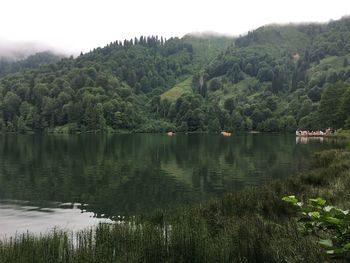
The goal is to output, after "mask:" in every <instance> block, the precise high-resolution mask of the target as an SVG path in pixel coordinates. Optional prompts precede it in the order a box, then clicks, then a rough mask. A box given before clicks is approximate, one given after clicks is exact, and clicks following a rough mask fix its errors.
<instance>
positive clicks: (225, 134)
mask: <svg viewBox="0 0 350 263" xmlns="http://www.w3.org/2000/svg"><path fill="white" fill-rule="evenodd" d="M221 134H222V135H223V136H224V137H230V136H231V135H232V133H231V132H221Z"/></svg>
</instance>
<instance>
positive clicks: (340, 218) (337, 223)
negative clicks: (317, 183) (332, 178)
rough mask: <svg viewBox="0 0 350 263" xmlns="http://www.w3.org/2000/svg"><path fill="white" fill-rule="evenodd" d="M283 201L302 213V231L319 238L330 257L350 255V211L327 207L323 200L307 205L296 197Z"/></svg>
mask: <svg viewBox="0 0 350 263" xmlns="http://www.w3.org/2000/svg"><path fill="white" fill-rule="evenodd" d="M282 200H283V201H285V202H288V203H291V204H293V206H294V207H296V208H297V210H298V211H299V212H301V213H302V218H301V219H299V226H300V230H301V231H302V232H303V233H309V234H314V235H315V236H317V237H319V238H320V240H319V241H318V242H319V244H320V245H321V246H322V247H323V248H324V249H325V250H326V253H327V254H328V255H339V254H340V255H342V254H344V255H345V254H349V252H350V215H349V210H342V209H340V208H338V207H335V206H330V205H327V206H326V200H324V199H322V198H315V199H309V200H308V202H307V203H306V204H305V203H303V202H301V201H299V200H298V199H297V198H296V197H295V196H287V197H283V198H282Z"/></svg>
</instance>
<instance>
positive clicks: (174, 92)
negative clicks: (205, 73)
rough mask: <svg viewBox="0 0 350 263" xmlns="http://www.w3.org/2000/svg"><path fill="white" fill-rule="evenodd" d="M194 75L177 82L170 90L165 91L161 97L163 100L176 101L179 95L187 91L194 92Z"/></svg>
mask: <svg viewBox="0 0 350 263" xmlns="http://www.w3.org/2000/svg"><path fill="white" fill-rule="evenodd" d="M191 84H192V77H189V78H187V79H185V80H184V81H182V82H180V83H178V84H176V85H175V86H174V87H173V88H171V89H170V90H168V91H166V92H164V93H163V94H162V95H161V96H160V98H161V99H162V100H164V99H167V100H169V101H171V102H174V101H176V100H177V99H178V98H179V97H181V96H182V95H184V94H185V93H192V87H191Z"/></svg>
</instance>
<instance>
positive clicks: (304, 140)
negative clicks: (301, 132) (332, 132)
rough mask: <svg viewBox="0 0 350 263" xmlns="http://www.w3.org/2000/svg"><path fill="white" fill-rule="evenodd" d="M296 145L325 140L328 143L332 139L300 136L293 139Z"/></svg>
mask: <svg viewBox="0 0 350 263" xmlns="http://www.w3.org/2000/svg"><path fill="white" fill-rule="evenodd" d="M295 140H296V143H302V144H307V143H310V142H324V141H326V140H328V141H330V140H332V138H325V137H323V136H302V137H300V136H299V137H298V136H297V137H295Z"/></svg>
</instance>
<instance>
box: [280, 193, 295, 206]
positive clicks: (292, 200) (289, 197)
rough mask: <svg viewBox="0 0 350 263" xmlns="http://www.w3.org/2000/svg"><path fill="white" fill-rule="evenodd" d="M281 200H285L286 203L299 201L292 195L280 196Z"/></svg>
mask: <svg viewBox="0 0 350 263" xmlns="http://www.w3.org/2000/svg"><path fill="white" fill-rule="evenodd" d="M282 200H283V201H285V202H287V203H291V204H296V203H298V202H299V200H298V199H297V198H295V196H294V195H290V196H285V197H283V198H282Z"/></svg>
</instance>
